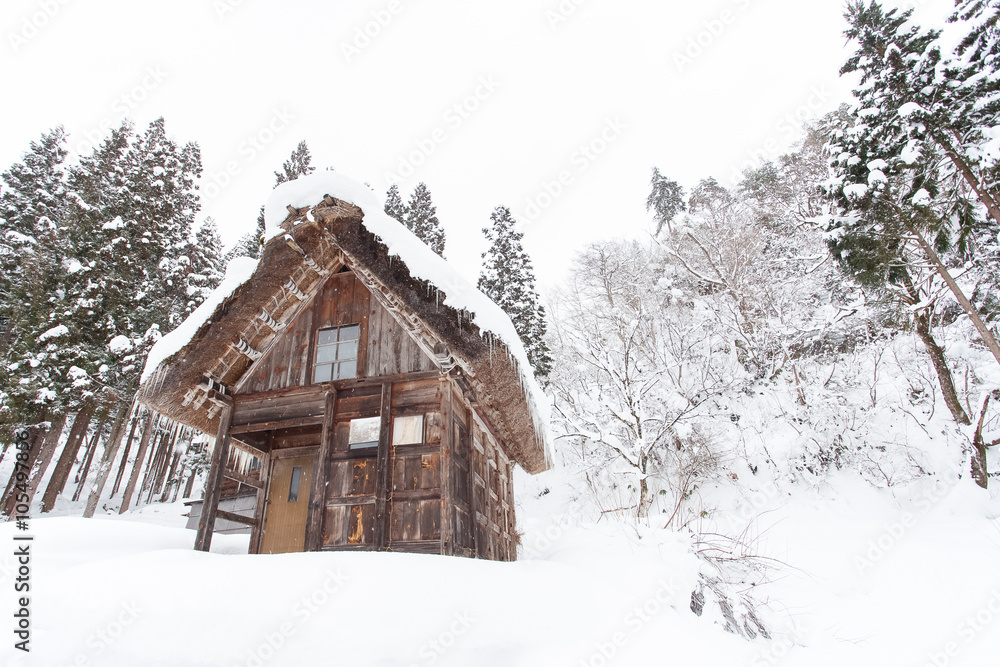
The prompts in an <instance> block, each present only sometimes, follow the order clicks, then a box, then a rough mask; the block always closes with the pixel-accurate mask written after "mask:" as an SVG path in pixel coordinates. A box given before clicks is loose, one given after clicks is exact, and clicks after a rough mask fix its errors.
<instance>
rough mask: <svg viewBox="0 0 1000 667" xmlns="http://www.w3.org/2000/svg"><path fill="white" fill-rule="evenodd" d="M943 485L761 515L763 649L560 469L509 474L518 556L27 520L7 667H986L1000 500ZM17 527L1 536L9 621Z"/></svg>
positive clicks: (861, 493)
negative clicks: (22, 605)
mask: <svg viewBox="0 0 1000 667" xmlns="http://www.w3.org/2000/svg"><path fill="white" fill-rule="evenodd" d="M936 488H937V489H938V490H936V491H935V490H933V489H930V488H921V489H916V488H915V489H914V492H913V493H912V494H911V495H910V496H908V497H899V498H893V497H891V496H890V495H888V494H887V492H885V491H880V490H876V489H873V488H871V486H869V485H868V484H865V483H863V482H861V481H859V480H858V479H857V477H856V476H853V475H847V474H844V475H836V474H835V475H832V476H831V477H830V478H829V481H828V482H826V483H824V484H821V485H818V486H816V487H813V488H812V489H808V490H803V491H802V493H800V494H796V495H795V496H789V497H788V498H787V499H779V500H778V501H777V502H775V503H774V504H773V506H772V507H770V508H769V509H767V511H765V512H763V513H762V514H759V515H758V519H759V523H760V525H761V530H760V532H759V533H758V534H757V538H756V539H755V540H754V548H755V553H756V555H758V556H761V557H767V558H768V559H773V560H765V559H763V558H762V559H759V561H758V562H759V563H761V564H767V565H768V571H767V574H766V576H764V577H763V578H762V579H760V580H758V583H757V584H756V586H755V588H756V590H755V591H754V595H755V597H756V598H757V599H758V600H760V601H761V603H762V604H761V608H760V611H761V616H762V618H764V619H765V622H766V623H767V624H768V626H769V628H770V630H771V633H772V637H771V639H761V638H758V639H755V640H752V641H751V640H747V639H744V638H741V637H738V636H736V635H733V634H729V633H726V632H724V631H723V630H722V627H721V625H720V624H719V622H720V621H721V616H720V614H719V613H718V610H717V609H711V608H710V609H707V610H706V612H705V614H704V615H703V616H702V617H698V616H696V615H695V614H694V613H692V612H691V610H690V608H689V603H690V593H691V590H692V589H693V587H694V586H695V584H696V580H697V576H698V572H699V571H702V572H706V571H707V570H709V569H710V568H708V567H707V566H706V564H705V563H704V562H702V561H701V560H699V559H698V558H697V557H695V556H694V555H693V553H692V545H691V542H690V541H689V538H688V537H687V536H684V535H679V534H676V533H673V532H670V531H665V530H662V529H660V528H656V527H648V526H647V527H638V528H637V527H634V526H632V525H629V524H626V523H622V522H617V521H611V520H604V521H601V522H598V523H596V524H594V523H580V518H579V516H580V512H579V511H577V510H578V508H579V504H578V503H577V502H576V501H577V499H578V498H577V496H576V491H575V489H574V481H573V480H572V479H571V478H570V477H569V476H567V474H566V472H565V471H564V470H563V469H556V470H553V471H551V472H548V473H544V474H543V475H540V476H537V477H533V478H528V477H526V476H522V477H521V478H519V479H518V489H517V490H518V492H519V493H520V494H521V498H522V501H523V502H522V503H521V507H520V508H519V511H520V512H521V515H520V523H521V526H522V528H523V530H524V531H525V534H524V537H523V544H522V551H523V554H522V558H521V560H520V561H519V562H517V563H491V562H483V561H473V560H467V559H460V558H448V557H439V556H425V555H413V554H395V553H308V554H287V555H278V556H248V555H245V553H244V554H243V555H239V552H245V548H246V538H245V537H239V536H235V537H226V536H216V537H215V539H214V541H213V553H211V554H203V553H199V552H195V551H192V550H191V545H192V543H193V540H194V533H193V531H189V530H185V529H183V528H181V527H180V526H181V525H182V524H183V517H181V516H180V515H181V513H182V511H183V505H182V504H180V503H178V504H174V505H159V506H149V507H146V508H143V511H141V512H137V513H131V514H127V515H126V516H124V517H122V518H121V519H119V518H117V517H115V518H112V517H103V518H98V519H94V520H86V519H80V518H71V517H56V518H46V519H35V520H33V521H32V530H31V533H32V534H34V535H35V540H34V542H33V543H32V554H33V558H32V574H31V576H32V587H33V588H32V599H31V609H32V613H33V636H32V644H31V646H32V652H31V653H30V654H29V655H25V654H22V653H20V652H18V651H15V650H14V649H13V648H12V644H13V641H12V640H11V639H8V641H7V643H6V645H5V646H3V647H0V664H4V665H12V666H14V665H46V666H49V665H51V666H59V665H71V664H72V665H122V666H129V667H133V666H134V665H195V664H202V665H227V666H228V665H251V666H253V665H301V664H327V663H330V664H358V665H405V666H408V665H432V664H433V665H505V666H506V665H524V666H527V665H567V666H573V667H576V666H578V665H594V666H597V665H612V664H620V665H640V664H702V665H750V666H752V667H760V666H763V665H779V664H780V665H788V666H790V667H791V666H795V665H802V666H809V667H821V666H825V665H830V666H833V665H838V666H842V665H845V664H850V665H852V666H853V667H865V666H867V665H871V666H872V667H874V666H876V665H878V666H879V667H883V666H884V665H914V666H917V667H922V666H923V665H935V664H936V665H944V664H947V665H968V666H972V665H976V666H980V665H989V664H994V663H995V656H996V655H997V652H998V651H1000V575H997V574H996V572H997V569H996V567H995V564H996V563H997V562H1000V522H998V520H997V518H998V516H1000V502H998V500H997V499H996V498H991V496H990V494H989V493H987V492H985V491H982V490H980V489H978V488H977V487H975V486H974V485H973V484H972V483H971V482H968V481H962V482H960V483H956V484H955V485H943V486H942V485H938V486H937V487H936ZM546 489H548V492H547V493H543V491H544V490H546ZM898 492H899V491H898V490H897V493H898ZM15 533H16V531H15V530H14V526H13V525H12V524H6V525H4V526H2V527H0V544H4V545H7V546H6V547H5V548H4V550H3V553H4V556H3V558H2V559H0V572H2V574H0V576H2V579H3V581H2V583H0V590H3V591H4V594H3V597H4V607H5V608H7V609H11V608H12V606H13V602H14V600H13V597H14V593H13V592H12V576H13V572H14V569H13V568H14V565H15V564H14V562H13V559H12V557H11V551H12V549H10V548H8V547H9V546H10V545H12V544H13V541H12V538H13V536H14V534H15ZM760 582H763V583H760ZM749 587H750V585H749V583H747V584H746V585H745V586H742V588H749ZM739 588H741V586H740V585H739V583H738V582H733V584H732V589H733V590H734V591H736V590H738V589H739ZM5 616H6V617H7V618H8V619H10V614H9V612H8V613H7V614H5ZM8 623H11V621H10V620H8ZM8 632H9V631H8ZM7 636H8V638H10V635H9V634H8V635H7ZM949 650H950V651H951V653H952V654H953V656H951V657H949V656H948V655H947V653H946V652H947V651H949ZM606 656H607V657H606ZM935 660H937V662H935ZM942 660H944V662H942Z"/></svg>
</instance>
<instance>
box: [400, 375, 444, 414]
mask: <svg viewBox="0 0 1000 667" xmlns="http://www.w3.org/2000/svg"><path fill="white" fill-rule="evenodd" d="M440 391H441V383H440V382H439V381H438V380H437V379H436V378H433V379H427V380H419V381H416V382H395V383H393V385H392V408H393V410H398V409H401V408H409V407H427V408H432V409H433V408H438V406H440V405H441V394H440Z"/></svg>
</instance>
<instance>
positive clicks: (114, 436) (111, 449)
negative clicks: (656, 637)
mask: <svg viewBox="0 0 1000 667" xmlns="http://www.w3.org/2000/svg"><path fill="white" fill-rule="evenodd" d="M131 411H132V406H131V405H130V404H125V403H123V404H122V405H121V407H119V408H118V416H117V417H116V418H115V425H114V426H113V427H112V428H111V434H110V435H109V436H108V440H107V443H108V444H107V445H105V446H104V456H102V457H101V463H100V465H99V466H98V467H97V479H96V480H94V487H93V488H92V489H91V490H90V497H89V498H88V499H87V509H85V510H84V511H83V516H84V517H85V518H87V519H89V518H91V517H92V516H94V512H96V511H97V503H98V502H100V500H101V493H102V492H103V491H104V485H105V484H106V483H107V481H108V475H110V474H111V466H113V465H114V464H115V456H116V455H117V454H118V448H119V447H120V446H121V444H122V438H123V437H124V436H125V426H126V424H128V417H129V414H130V413H131Z"/></svg>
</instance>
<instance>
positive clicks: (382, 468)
mask: <svg viewBox="0 0 1000 667" xmlns="http://www.w3.org/2000/svg"><path fill="white" fill-rule="evenodd" d="M380 410H381V412H380V415H381V417H382V422H381V425H380V430H379V436H378V458H377V462H376V472H375V548H377V549H379V550H382V549H386V548H388V547H389V504H388V495H389V493H390V491H389V477H390V470H389V467H390V466H391V465H392V461H391V457H392V433H391V432H390V431H391V430H392V428H391V427H392V384H391V383H389V382H384V383H382V403H381V408H380Z"/></svg>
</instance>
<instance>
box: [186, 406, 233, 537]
mask: <svg viewBox="0 0 1000 667" xmlns="http://www.w3.org/2000/svg"><path fill="white" fill-rule="evenodd" d="M232 418H233V403H232V400H231V399H230V400H229V401H228V402H227V404H226V405H225V406H224V407H223V408H222V413H221V414H220V415H219V431H218V434H217V435H216V439H215V449H214V450H213V451H212V466H211V468H209V471H208V480H207V482H206V484H205V503H204V505H202V508H201V517H200V518H199V520H198V536H197V537H196V538H195V541H194V548H195V549H197V550H198V551H208V550H209V549H211V547H212V531H214V530H215V517H216V514H217V512H218V510H219V496H220V495H221V493H222V478H223V475H224V473H225V471H226V459H227V458H228V455H229V439H230V435H229V423H230V421H231V420H232Z"/></svg>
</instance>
